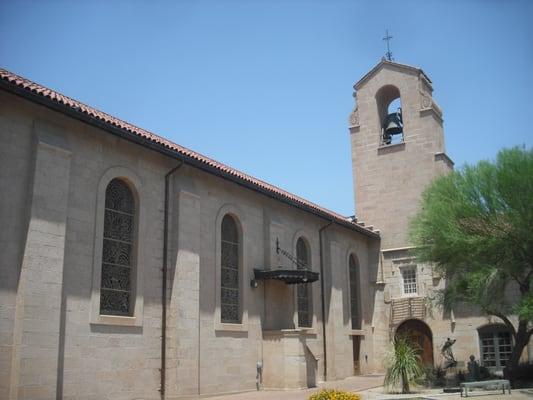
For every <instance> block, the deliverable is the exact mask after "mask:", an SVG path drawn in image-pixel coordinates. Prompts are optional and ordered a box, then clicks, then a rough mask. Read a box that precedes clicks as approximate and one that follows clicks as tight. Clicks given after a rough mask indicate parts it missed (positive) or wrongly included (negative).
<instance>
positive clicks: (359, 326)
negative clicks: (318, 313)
mask: <svg viewBox="0 0 533 400" xmlns="http://www.w3.org/2000/svg"><path fill="white" fill-rule="evenodd" d="M351 259H353V260H354V264H355V279H356V283H357V287H358V289H359V290H358V291H357V293H355V298H356V301H357V314H356V315H357V317H358V321H357V322H358V323H357V324H354V321H353V316H354V312H353V309H352V297H353V296H354V293H352V275H351V271H350V260H351ZM347 264H348V280H347V282H348V308H349V309H350V329H351V330H352V331H360V330H361V329H363V328H362V327H363V316H362V307H361V273H360V272H361V271H360V266H359V259H358V258H357V256H356V254H355V253H354V252H349V254H348V263H347Z"/></svg>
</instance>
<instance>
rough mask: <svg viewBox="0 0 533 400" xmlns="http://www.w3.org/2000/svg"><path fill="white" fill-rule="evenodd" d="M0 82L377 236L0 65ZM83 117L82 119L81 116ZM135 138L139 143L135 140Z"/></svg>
mask: <svg viewBox="0 0 533 400" xmlns="http://www.w3.org/2000/svg"><path fill="white" fill-rule="evenodd" d="M0 83H1V85H0V86H1V87H3V88H4V89H7V90H9V91H11V92H14V93H16V94H18V95H21V96H23V97H25V98H28V99H30V100H32V101H36V102H38V103H40V104H44V105H46V106H48V107H51V108H53V109H55V110H57V111H60V112H64V113H67V114H68V115H70V116H73V117H76V118H78V119H82V120H83V121H85V122H88V123H92V124H96V125H97V126H98V127H100V128H103V129H111V130H110V131H111V132H112V133H117V130H116V129H115V128H118V130H120V131H122V134H123V135H125V136H124V137H126V138H129V139H134V138H135V137H137V138H141V139H143V141H142V143H141V144H144V145H147V146H149V147H150V148H152V149H154V150H157V151H161V150H167V151H164V153H165V154H167V155H170V156H174V157H175V158H178V159H181V160H183V161H184V162H185V163H187V164H191V165H193V166H195V167H198V168H203V167H206V168H205V170H207V171H209V172H211V173H215V174H217V175H220V176H222V177H223V178H225V179H230V180H232V181H234V182H236V183H238V184H241V185H244V186H246V187H249V188H250V189H253V190H256V191H259V192H261V193H263V194H265V195H268V196H269V197H274V198H276V199H278V200H281V201H283V202H285V203H289V204H291V205H294V206H296V207H298V208H301V209H304V210H306V211H308V212H311V213H313V214H316V215H319V216H321V217H323V218H325V219H329V220H330V221H333V222H335V223H337V224H340V225H342V226H345V227H347V228H350V229H352V230H355V231H358V232H361V233H363V234H365V235H367V236H371V237H377V236H379V231H374V230H373V229H372V227H364V224H363V223H357V222H355V223H354V222H351V221H349V220H348V219H347V218H346V217H344V216H342V215H340V214H337V213H335V212H333V211H330V210H328V209H326V208H324V207H320V206H318V205H316V204H314V203H312V202H310V201H308V200H305V199H303V198H301V197H299V196H296V195H294V194H292V193H289V192H287V191H285V190H283V189H280V188H278V187H276V186H273V185H270V184H269V183H267V182H264V181H262V180H260V179H257V178H254V177H253V176H250V175H247V174H245V173H243V172H241V171H238V170H236V169H234V168H231V167H228V166H227V165H224V164H222V163H220V162H218V161H215V160H213V159H211V158H209V157H206V156H204V155H202V154H199V153H196V152H194V151H192V150H189V149H187V148H185V147H183V146H180V145H178V144H176V143H173V142H171V141H170V140H167V139H165V138H163V137H161V136H158V135H156V134H154V133H152V132H149V131H147V130H144V129H142V128H139V127H137V126H135V125H132V124H129V123H127V122H125V121H122V120H120V119H118V118H115V117H113V116H111V115H109V114H106V113H104V112H102V111H99V110H96V109H94V108H92V107H89V106H87V105H85V104H83V103H81V102H79V101H77V100H74V99H72V98H70V97H67V96H65V95H63V94H61V93H58V92H56V91H54V90H52V89H48V88H46V87H44V86H41V85H39V84H37V83H35V82H32V81H30V80H28V79H26V78H23V77H21V76H19V75H16V74H14V73H12V72H10V71H7V70H5V69H2V68H0ZM82 116H83V118H81V117H82ZM87 117H88V118H87ZM134 141H137V142H139V141H138V140H134ZM168 150H169V151H168Z"/></svg>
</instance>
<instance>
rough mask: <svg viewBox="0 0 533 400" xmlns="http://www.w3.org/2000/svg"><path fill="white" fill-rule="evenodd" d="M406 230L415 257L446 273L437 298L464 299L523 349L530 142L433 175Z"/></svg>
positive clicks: (530, 236) (531, 256) (532, 236)
mask: <svg viewBox="0 0 533 400" xmlns="http://www.w3.org/2000/svg"><path fill="white" fill-rule="evenodd" d="M410 236H411V241H412V243H413V244H414V245H415V246H416V251H415V252H416V256H417V258H418V259H419V260H420V261H422V262H429V263H433V265H434V266H435V268H437V270H439V271H440V272H441V274H442V275H443V276H444V277H445V278H446V289H444V291H443V292H442V293H441V297H440V299H441V302H442V304H443V305H444V306H445V307H446V308H451V307H453V306H454V305H456V304H458V303H460V302H467V303H469V304H473V305H476V306H478V307H480V308H481V310H483V311H484V312H486V313H488V314H491V315H494V316H497V317H499V318H500V319H502V320H503V322H504V323H505V324H506V325H507V326H508V327H509V329H510V330H511V332H512V333H513V335H514V337H515V350H516V352H518V351H520V352H521V350H522V348H523V347H522V348H520V349H518V348H517V347H519V346H520V345H522V343H523V342H524V340H526V339H528V338H529V335H531V328H530V327H529V326H528V324H530V323H531V322H532V321H533V292H532V283H533V282H532V276H533V149H530V150H526V149H521V148H513V149H506V150H502V151H500V152H499V153H498V156H497V158H496V160H495V161H494V162H490V161H481V162H479V163H478V164H477V165H475V166H465V167H463V168H461V169H460V170H458V171H454V172H452V173H450V174H449V175H446V176H442V177H439V178H437V179H436V180H435V181H434V182H433V183H432V184H431V185H430V186H429V187H428V188H427V189H426V190H425V192H424V193H423V196H422V206H421V210H420V211H419V213H418V214H417V215H416V217H415V218H414V219H413V221H412V224H411V228H410ZM510 314H516V315H518V318H519V326H518V327H515V326H513V324H511V322H510V320H509V319H508V317H507V316H508V315H510ZM518 336H519V337H518ZM525 344H527V340H526V341H525ZM519 356H520V354H514V355H513V356H512V357H511V358H512V359H513V357H514V358H516V360H512V362H514V361H516V362H518V358H517V357H519Z"/></svg>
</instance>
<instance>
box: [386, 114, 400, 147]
mask: <svg viewBox="0 0 533 400" xmlns="http://www.w3.org/2000/svg"><path fill="white" fill-rule="evenodd" d="M402 132H403V120H402V109H401V108H398V111H396V112H395V113H391V114H389V115H387V117H386V118H385V120H384V121H383V143H384V144H391V142H392V136H393V135H397V134H399V133H402Z"/></svg>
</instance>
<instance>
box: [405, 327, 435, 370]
mask: <svg viewBox="0 0 533 400" xmlns="http://www.w3.org/2000/svg"><path fill="white" fill-rule="evenodd" d="M398 336H404V337H406V338H407V339H408V340H409V341H410V342H412V343H414V344H416V345H417V346H419V347H420V350H421V354H420V357H421V359H422V363H423V364H424V365H433V335H432V334H431V329H429V326H427V325H426V324H425V323H424V322H422V321H420V320H418V319H408V320H407V321H404V322H402V323H401V324H400V326H398V328H397V329H396V337H398Z"/></svg>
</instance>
